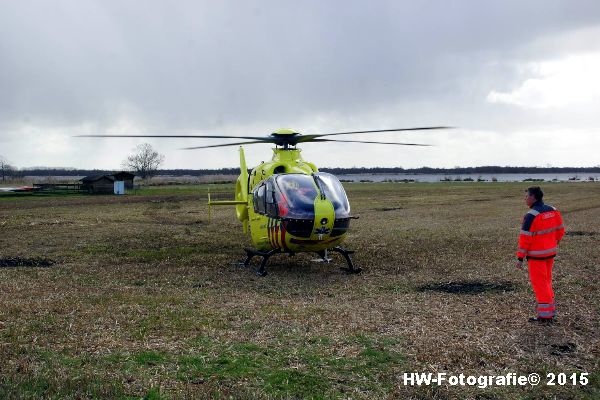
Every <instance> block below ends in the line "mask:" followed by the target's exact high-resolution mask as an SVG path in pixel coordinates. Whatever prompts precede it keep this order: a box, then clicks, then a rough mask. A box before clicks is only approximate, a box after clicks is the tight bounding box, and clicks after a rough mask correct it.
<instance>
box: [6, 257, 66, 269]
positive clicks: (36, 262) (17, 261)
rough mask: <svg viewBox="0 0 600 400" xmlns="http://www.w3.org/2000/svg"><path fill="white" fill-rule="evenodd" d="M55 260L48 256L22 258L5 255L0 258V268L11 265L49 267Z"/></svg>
mask: <svg viewBox="0 0 600 400" xmlns="http://www.w3.org/2000/svg"><path fill="white" fill-rule="evenodd" d="M54 263H55V262H54V261H53V260H49V259H47V258H22V257H5V258H0V268H10V267H35V268H48V267H50V266H52V265H53V264H54Z"/></svg>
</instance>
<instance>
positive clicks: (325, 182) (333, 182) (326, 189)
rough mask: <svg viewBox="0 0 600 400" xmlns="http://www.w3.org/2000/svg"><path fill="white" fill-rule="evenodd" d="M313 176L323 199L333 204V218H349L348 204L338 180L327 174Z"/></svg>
mask: <svg viewBox="0 0 600 400" xmlns="http://www.w3.org/2000/svg"><path fill="white" fill-rule="evenodd" d="M314 176H315V177H316V179H317V180H318V182H319V188H320V189H321V190H322V191H323V194H324V195H325V197H327V199H328V200H329V201H331V204H333V208H334V210H335V218H336V219H339V218H349V217H350V203H349V202H348V196H346V191H345V190H344V187H343V186H342V184H341V183H340V181H339V180H338V178H336V177H335V176H334V175H331V174H328V173H327V172H318V173H316V174H314Z"/></svg>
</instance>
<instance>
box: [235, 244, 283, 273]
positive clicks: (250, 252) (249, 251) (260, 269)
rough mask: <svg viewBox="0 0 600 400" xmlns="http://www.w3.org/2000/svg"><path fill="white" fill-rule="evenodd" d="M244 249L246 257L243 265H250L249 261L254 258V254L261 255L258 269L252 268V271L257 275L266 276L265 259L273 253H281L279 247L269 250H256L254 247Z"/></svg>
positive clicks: (267, 259)
mask: <svg viewBox="0 0 600 400" xmlns="http://www.w3.org/2000/svg"><path fill="white" fill-rule="evenodd" d="M245 250H246V259H245V260H244V267H250V261H251V260H252V259H253V258H254V256H260V257H262V261H261V262H260V266H259V267H258V269H253V270H254V273H255V274H256V275H258V276H267V269H266V266H267V261H269V258H270V257H271V256H272V255H273V254H278V253H281V249H273V250H270V251H258V250H254V249H245Z"/></svg>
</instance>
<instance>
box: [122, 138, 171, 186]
mask: <svg viewBox="0 0 600 400" xmlns="http://www.w3.org/2000/svg"><path fill="white" fill-rule="evenodd" d="M164 161H165V156H164V155H162V154H160V153H159V152H157V151H156V150H154V149H153V148H152V146H151V145H150V143H142V144H140V145H138V146H137V147H136V148H135V149H134V153H133V154H131V155H130V156H128V157H127V160H125V161H123V167H124V168H126V169H130V170H132V171H134V172H135V173H136V175H138V176H139V177H141V178H142V179H146V178H150V177H152V176H154V175H156V171H157V170H158V167H159V166H160V165H161V164H162V163H163V162H164Z"/></svg>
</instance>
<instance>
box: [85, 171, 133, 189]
mask: <svg viewBox="0 0 600 400" xmlns="http://www.w3.org/2000/svg"><path fill="white" fill-rule="evenodd" d="M134 178H135V174H132V173H130V172H125V171H122V172H118V173H116V174H99V175H90V176H86V177H85V178H82V179H80V181H81V190H83V191H84V192H88V193H93V194H113V193H115V182H116V181H123V182H124V183H125V190H127V189H129V190H131V189H133V179H134Z"/></svg>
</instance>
